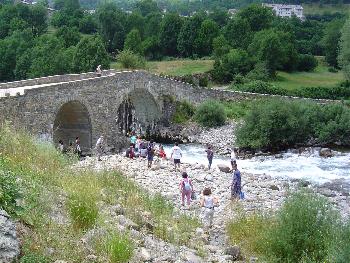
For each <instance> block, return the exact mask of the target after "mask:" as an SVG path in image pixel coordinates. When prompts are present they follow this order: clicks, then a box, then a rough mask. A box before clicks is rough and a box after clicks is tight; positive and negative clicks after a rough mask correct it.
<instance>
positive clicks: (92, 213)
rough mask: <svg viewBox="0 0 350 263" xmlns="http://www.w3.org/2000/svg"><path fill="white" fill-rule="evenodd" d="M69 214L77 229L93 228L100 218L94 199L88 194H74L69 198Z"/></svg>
mask: <svg viewBox="0 0 350 263" xmlns="http://www.w3.org/2000/svg"><path fill="white" fill-rule="evenodd" d="M68 212H69V215H70V217H71V219H72V220H73V224H74V225H75V227H77V228H80V229H83V230H86V229H88V228H90V227H92V226H93V225H94V224H95V222H96V219H97V216H98V208H97V205H96V202H95V200H94V198H92V197H90V196H89V195H88V193H79V192H77V193H72V194H70V195H69V196H68Z"/></svg>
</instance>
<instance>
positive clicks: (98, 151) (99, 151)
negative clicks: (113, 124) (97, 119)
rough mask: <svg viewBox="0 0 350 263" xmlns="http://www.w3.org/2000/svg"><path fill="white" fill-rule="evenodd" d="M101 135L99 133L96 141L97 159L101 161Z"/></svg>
mask: <svg viewBox="0 0 350 263" xmlns="http://www.w3.org/2000/svg"><path fill="white" fill-rule="evenodd" d="M103 142H104V140H103V136H102V135H101V136H100V138H98V140H97V142H96V151H97V160H98V161H101V156H102V153H103Z"/></svg>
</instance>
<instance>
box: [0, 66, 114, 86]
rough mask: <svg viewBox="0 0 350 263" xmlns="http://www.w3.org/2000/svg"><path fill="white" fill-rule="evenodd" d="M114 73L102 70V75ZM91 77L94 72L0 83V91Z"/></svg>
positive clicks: (94, 74) (111, 70) (110, 70)
mask: <svg viewBox="0 0 350 263" xmlns="http://www.w3.org/2000/svg"><path fill="white" fill-rule="evenodd" d="M114 72H116V70H114V69H109V70H103V72H102V75H108V74H111V73H114ZM93 77H96V72H87V73H80V74H65V75H54V76H48V77H41V78H34V79H26V80H18V81H12V82H4V83H0V90H1V89H12V88H19V87H24V86H34V85H42V84H50V83H60V82H70V81H75V80H82V79H88V78H93Z"/></svg>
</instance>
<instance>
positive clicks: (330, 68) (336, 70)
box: [328, 67, 338, 73]
mask: <svg viewBox="0 0 350 263" xmlns="http://www.w3.org/2000/svg"><path fill="white" fill-rule="evenodd" d="M328 72H331V73H337V72H338V69H336V68H335V67H329V68H328Z"/></svg>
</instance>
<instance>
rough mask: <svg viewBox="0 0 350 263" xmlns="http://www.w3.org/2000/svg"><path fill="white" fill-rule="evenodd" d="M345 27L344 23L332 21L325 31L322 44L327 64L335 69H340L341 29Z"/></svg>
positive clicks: (338, 20)
mask: <svg viewBox="0 0 350 263" xmlns="http://www.w3.org/2000/svg"><path fill="white" fill-rule="evenodd" d="M343 25H344V21H343V20H340V19H337V20H333V21H331V22H330V23H329V24H328V25H327V26H326V28H325V30H324V36H323V38H322V44H323V46H324V52H325V59H326V61H327V63H328V64H329V65H330V66H332V67H335V68H338V61H337V57H338V52H339V41H340V37H341V32H340V30H341V28H342V27H343Z"/></svg>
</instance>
